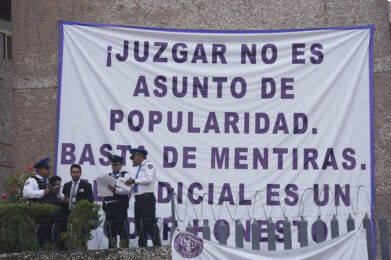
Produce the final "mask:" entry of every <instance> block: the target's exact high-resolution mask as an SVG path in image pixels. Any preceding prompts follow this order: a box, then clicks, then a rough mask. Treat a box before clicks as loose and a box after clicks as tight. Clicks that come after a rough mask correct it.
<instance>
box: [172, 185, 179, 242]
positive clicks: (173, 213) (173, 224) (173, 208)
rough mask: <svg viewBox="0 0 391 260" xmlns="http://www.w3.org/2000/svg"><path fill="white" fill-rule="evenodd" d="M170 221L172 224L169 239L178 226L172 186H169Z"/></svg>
mask: <svg viewBox="0 0 391 260" xmlns="http://www.w3.org/2000/svg"><path fill="white" fill-rule="evenodd" d="M171 221H172V226H171V228H170V237H171V241H172V238H173V236H174V231H175V229H176V228H177V227H178V222H177V220H176V219H175V192H174V188H171Z"/></svg>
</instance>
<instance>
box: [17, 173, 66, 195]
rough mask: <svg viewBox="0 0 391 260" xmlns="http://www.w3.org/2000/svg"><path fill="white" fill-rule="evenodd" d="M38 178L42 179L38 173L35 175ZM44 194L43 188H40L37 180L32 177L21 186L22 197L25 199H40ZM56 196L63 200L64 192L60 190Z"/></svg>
mask: <svg viewBox="0 0 391 260" xmlns="http://www.w3.org/2000/svg"><path fill="white" fill-rule="evenodd" d="M35 177H37V178H38V179H40V180H42V181H43V179H44V178H43V177H42V176H40V175H38V174H37V175H35ZM43 196H45V192H44V190H40V189H39V186H38V182H37V181H36V180H35V179H34V178H28V179H27V181H26V182H25V183H24V187H23V197H24V198H27V199H40V198H42V197H43ZM57 198H59V199H60V200H61V201H62V200H64V194H62V192H61V191H60V192H59V193H57Z"/></svg>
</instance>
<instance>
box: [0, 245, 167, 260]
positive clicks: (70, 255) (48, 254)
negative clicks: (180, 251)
mask: <svg viewBox="0 0 391 260" xmlns="http://www.w3.org/2000/svg"><path fill="white" fill-rule="evenodd" d="M0 259H10V260H11V259H12V260H16V259H41V260H44V259H50V260H51V259H56V260H62V259H64V260H68V259H93V260H98V259H105V260H111V259H159V260H164V259H171V246H159V247H147V248H129V249H105V250H87V251H40V252H30V253H27V252H24V253H14V254H3V255H0Z"/></svg>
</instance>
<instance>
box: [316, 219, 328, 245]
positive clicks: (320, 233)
mask: <svg viewBox="0 0 391 260" xmlns="http://www.w3.org/2000/svg"><path fill="white" fill-rule="evenodd" d="M315 238H316V243H320V242H323V241H325V240H326V239H325V237H324V227H323V221H322V219H321V218H320V216H318V219H317V220H316V221H315Z"/></svg>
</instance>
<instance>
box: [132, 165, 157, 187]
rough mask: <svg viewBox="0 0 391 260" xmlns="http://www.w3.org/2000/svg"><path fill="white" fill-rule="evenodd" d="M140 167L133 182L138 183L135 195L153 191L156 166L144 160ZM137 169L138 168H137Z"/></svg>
mask: <svg viewBox="0 0 391 260" xmlns="http://www.w3.org/2000/svg"><path fill="white" fill-rule="evenodd" d="M140 166H141V168H140V171H139V173H138V177H137V178H136V179H135V180H134V182H135V183H136V184H137V185H138V187H137V189H138V191H137V193H136V195H140V194H143V193H147V192H154V191H155V180H156V167H155V166H154V165H153V163H152V162H150V161H147V160H144V161H143V162H142V163H141V164H140ZM137 170H138V169H137Z"/></svg>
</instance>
